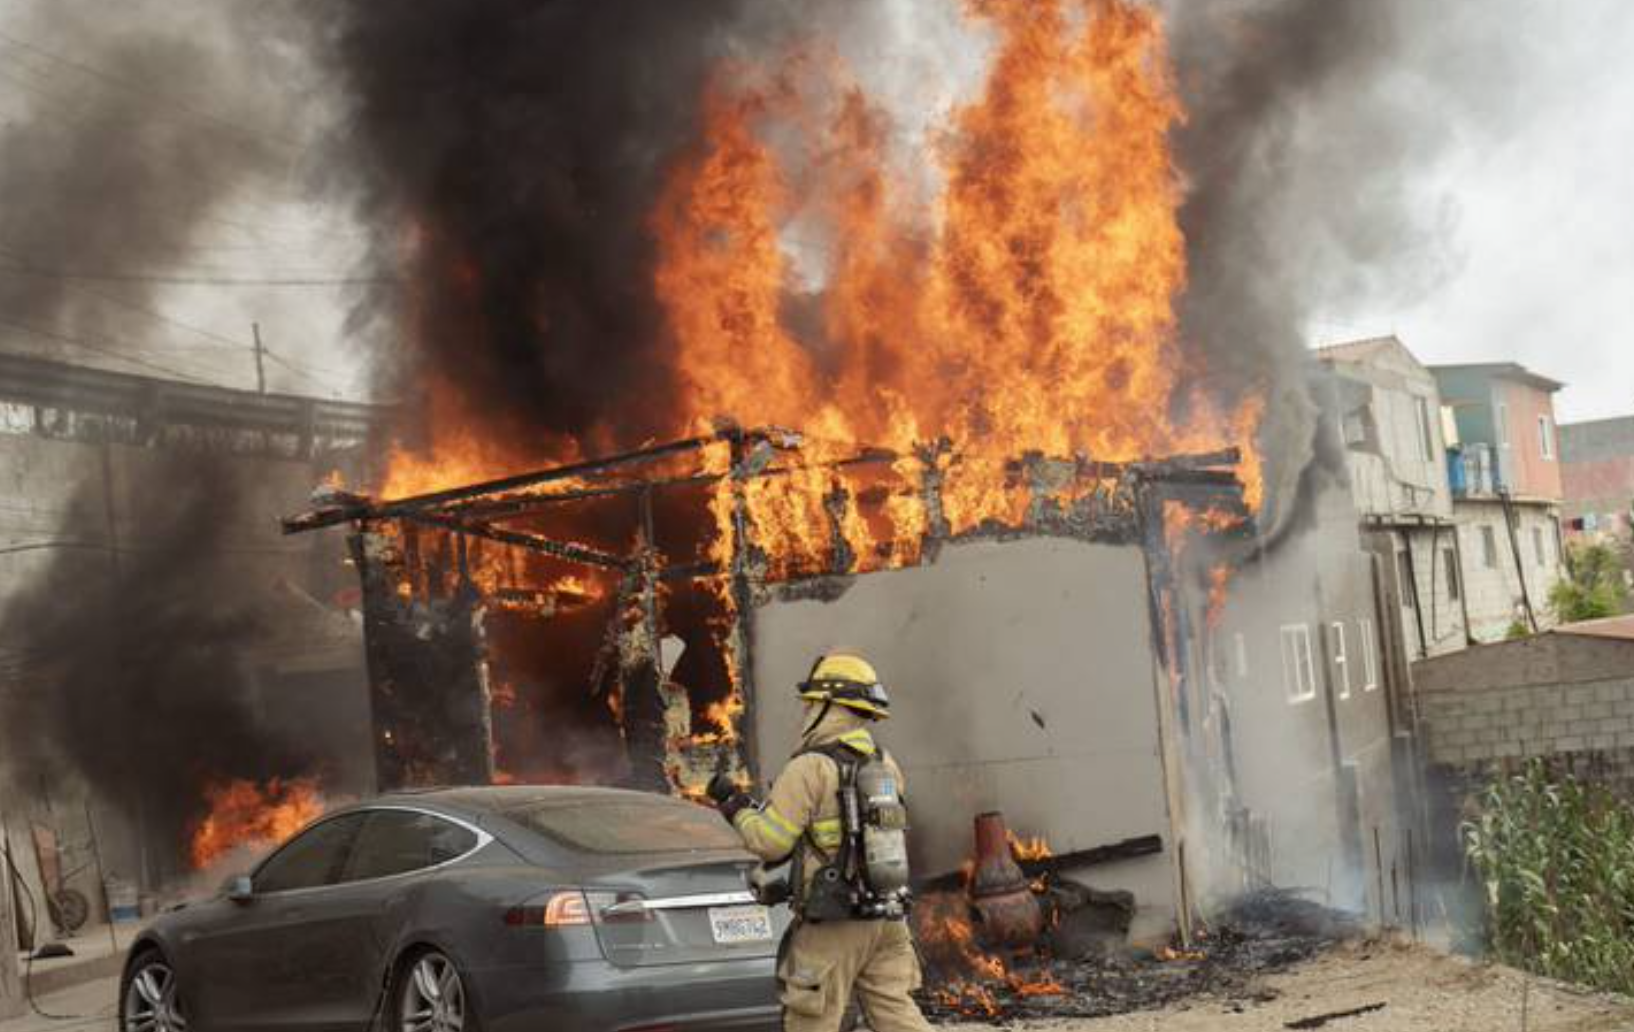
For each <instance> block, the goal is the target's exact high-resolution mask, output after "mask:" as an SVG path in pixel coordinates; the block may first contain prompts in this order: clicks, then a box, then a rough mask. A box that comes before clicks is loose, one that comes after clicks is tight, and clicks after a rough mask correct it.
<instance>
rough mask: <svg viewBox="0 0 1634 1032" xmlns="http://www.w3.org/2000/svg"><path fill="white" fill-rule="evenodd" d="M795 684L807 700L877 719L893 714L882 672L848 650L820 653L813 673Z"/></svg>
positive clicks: (812, 667)
mask: <svg viewBox="0 0 1634 1032" xmlns="http://www.w3.org/2000/svg"><path fill="white" fill-rule="evenodd" d="M795 687H796V688H797V689H798V690H799V692H800V698H802V699H804V700H805V701H807V702H821V703H827V704H831V705H834V706H844V707H846V708H847V709H851V710H855V711H857V712H858V713H861V714H863V715H864V716H868V717H872V718H873V719H875V720H884V719H886V718H887V717H889V716H890V715H891V697H890V696H889V695H887V694H885V686H884V685H882V684H880V683H879V674H877V673H875V672H874V668H873V666H872V665H871V664H870V663H869V662H868V661H867V660H866V659H863V658H862V657H861V656H854V655H850V654H849V653H844V652H831V653H829V654H828V655H826V656H820V657H818V659H817V662H815V663H813V664H812V666H811V673H809V674H807V675H806V679H805V680H804V681H801V682H800V683H799V684H798V685H796V686H795Z"/></svg>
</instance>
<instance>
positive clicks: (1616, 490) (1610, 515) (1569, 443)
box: [1560, 417, 1634, 537]
mask: <svg viewBox="0 0 1634 1032" xmlns="http://www.w3.org/2000/svg"><path fill="white" fill-rule="evenodd" d="M1560 455H1561V481H1562V485H1563V487H1564V490H1565V494H1566V501H1565V504H1564V505H1563V507H1562V510H1563V514H1564V515H1565V516H1566V517H1567V518H1568V519H1571V518H1574V517H1582V516H1592V517H1594V518H1595V521H1594V522H1595V523H1596V524H1597V526H1596V527H1595V528H1593V529H1594V530H1595V531H1596V532H1598V533H1602V534H1613V535H1618V536H1623V537H1627V536H1628V535H1629V534H1630V533H1631V532H1634V527H1631V525H1630V512H1631V510H1634V417H1624V418H1621V419H1601V420H1596V421H1593V422H1588V423H1571V424H1567V425H1565V426H1562V427H1561V428H1560Z"/></svg>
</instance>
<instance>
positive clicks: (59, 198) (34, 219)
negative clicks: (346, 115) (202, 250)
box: [0, 0, 288, 359]
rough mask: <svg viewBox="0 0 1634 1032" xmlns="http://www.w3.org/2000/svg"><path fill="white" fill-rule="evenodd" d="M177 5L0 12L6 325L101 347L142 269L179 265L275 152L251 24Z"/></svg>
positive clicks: (0, 216) (275, 121)
mask: <svg viewBox="0 0 1634 1032" xmlns="http://www.w3.org/2000/svg"><path fill="white" fill-rule="evenodd" d="M177 7H178V5H175V4H169V5H165V4H154V3H150V2H137V3H131V4H120V5H113V6H110V5H106V4H87V3H79V2H72V0H70V2H63V3H35V4H31V5H27V6H25V7H23V8H22V9H21V10H20V12H19V13H18V15H17V16H16V17H15V18H9V19H7V20H6V21H4V22H3V23H0V30H3V31H0V87H3V89H4V90H5V92H7V93H8V94H9V95H10V97H11V99H12V101H13V103H14V105H15V107H14V108H12V109H10V110H8V117H6V118H0V198H4V202H3V203H0V319H3V320H5V328H6V329H7V330H8V331H9V332H7V334H6V336H7V337H17V336H18V335H25V336H26V335H32V337H31V339H33V340H36V341H38V340H45V341H52V340H55V341H57V342H58V344H59V345H61V343H62V342H63V341H64V340H65V339H66V338H70V337H71V338H74V339H76V340H79V341H81V342H83V343H87V344H90V345H92V347H95V348H98V349H99V350H100V351H101V353H102V354H103V355H104V356H106V354H107V353H108V350H109V348H110V347H111V345H110V344H109V343H108V341H109V340H110V339H111V338H116V339H119V340H121V341H126V342H128V341H129V339H130V337H131V333H130V330H129V329H128V326H129V324H130V323H131V322H132V316H131V314H130V312H129V307H130V306H132V305H136V306H146V305H147V304H148V303H149V302H150V300H151V299H150V297H149V296H148V295H149V294H150V293H151V289H150V286H149V285H147V284H146V283H144V282H143V279H142V278H143V277H153V276H162V275H163V274H165V273H166V272H169V271H172V270H173V269H175V268H176V267H178V266H184V265H186V264H187V263H188V260H189V256H190V255H191V254H193V252H192V250H191V248H192V247H193V246H194V245H195V244H196V243H197V242H198V238H199V236H200V235H201V233H202V232H204V231H206V230H208V229H210V228H212V227H211V220H212V219H213V218H214V217H216V216H217V215H219V214H220V213H221V209H222V208H223V207H224V206H225V205H226V204H227V203H228V202H230V201H232V200H234V199H235V198H240V197H242V196H243V193H244V191H245V189H246V188H247V187H248V186H250V185H252V184H255V183H257V182H258V181H262V180H263V179H264V178H265V177H267V176H269V175H270V174H271V173H273V172H274V171H276V170H278V169H280V168H281V166H282V164H283V163H285V162H287V160H288V159H287V154H286V152H285V150H284V147H285V146H286V145H285V144H284V143H283V142H282V141H281V140H280V138H279V136H278V134H279V132H280V131H281V130H282V129H283V119H282V117H281V116H280V115H278V114H276V112H278V111H280V110H281V108H282V107H283V102H282V101H281V100H280V99H278V95H277V94H276V93H272V92H269V91H268V90H266V86H267V85H268V82H267V79H268V78H271V69H270V68H269V67H268V64H269V62H268V60H267V59H266V57H265V56H264V55H263V56H260V57H258V56H257V53H258V51H257V48H254V47H251V46H249V45H248V44H249V40H248V38H247V37H248V35H249V33H248V32H247V31H246V30H247V28H248V25H247V24H240V23H238V22H236V21H233V20H231V19H229V18H227V17H226V15H225V14H223V13H222V12H219V11H211V10H208V9H205V10H194V11H193V12H192V13H193V14H194V15H196V16H197V17H189V16H187V15H185V14H183V13H181V12H180V11H178V9H177ZM110 295H113V296H112V297H110ZM110 301H111V302H112V303H110ZM121 302H122V303H121ZM110 331H112V332H110ZM53 335H55V336H53ZM115 350H120V349H118V348H116V349H115ZM123 350H125V351H131V350H133V349H131V348H129V347H124V348H123ZM80 357H86V355H85V353H83V349H82V353H81V355H80ZM117 357H124V358H126V359H137V358H139V357H140V356H139V355H136V354H124V355H120V356H117Z"/></svg>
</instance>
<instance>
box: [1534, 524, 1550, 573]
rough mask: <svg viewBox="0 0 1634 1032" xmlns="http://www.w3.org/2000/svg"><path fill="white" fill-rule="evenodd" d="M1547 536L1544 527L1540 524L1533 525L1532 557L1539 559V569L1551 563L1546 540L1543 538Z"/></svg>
mask: <svg viewBox="0 0 1634 1032" xmlns="http://www.w3.org/2000/svg"><path fill="white" fill-rule="evenodd" d="M1546 536H1547V535H1545V534H1544V533H1543V528H1542V527H1539V526H1537V525H1535V524H1534V525H1533V527H1532V557H1533V558H1534V559H1536V560H1537V561H1538V569H1540V570H1541V569H1543V568H1544V567H1546V566H1548V565H1549V560H1548V557H1547V556H1546V555H1545V551H1546V546H1545V544H1544V540H1543V539H1544V538H1545V537H1546Z"/></svg>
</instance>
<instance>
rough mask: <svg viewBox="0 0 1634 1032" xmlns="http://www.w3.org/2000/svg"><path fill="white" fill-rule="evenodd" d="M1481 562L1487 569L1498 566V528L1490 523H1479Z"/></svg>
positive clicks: (1494, 568)
mask: <svg viewBox="0 0 1634 1032" xmlns="http://www.w3.org/2000/svg"><path fill="white" fill-rule="evenodd" d="M1481 562H1482V563H1484V564H1485V565H1486V568H1487V569H1489V570H1496V569H1497V568H1498V528H1497V527H1494V526H1493V525H1492V524H1490V523H1483V524H1481Z"/></svg>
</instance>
